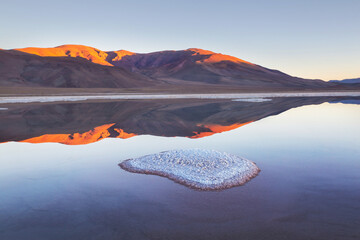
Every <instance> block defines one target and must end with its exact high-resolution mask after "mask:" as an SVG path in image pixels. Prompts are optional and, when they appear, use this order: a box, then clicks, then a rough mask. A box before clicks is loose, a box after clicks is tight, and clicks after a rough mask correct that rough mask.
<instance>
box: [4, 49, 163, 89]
mask: <svg viewBox="0 0 360 240" xmlns="http://www.w3.org/2000/svg"><path fill="white" fill-rule="evenodd" d="M154 85H156V82H154V81H152V80H151V79H149V78H148V77H146V76H144V75H142V74H139V73H132V72H130V71H127V70H125V69H123V68H120V67H112V66H102V65H99V64H94V63H91V62H89V61H87V60H85V59H83V58H80V57H79V58H72V57H71V58H70V57H39V56H36V55H33V54H27V53H22V52H19V51H4V50H0V86H26V87H35V86H36V87H37V86H42V87H65V88H95V87H98V88H102V87H106V88H127V87H148V86H154Z"/></svg>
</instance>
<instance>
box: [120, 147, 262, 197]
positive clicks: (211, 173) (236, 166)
mask: <svg viewBox="0 0 360 240" xmlns="http://www.w3.org/2000/svg"><path fill="white" fill-rule="evenodd" d="M119 165H120V167H121V168H123V169H125V170H127V171H129V172H135V173H145V174H154V175H159V176H164V177H167V178H169V179H172V180H174V181H175V182H178V183H181V184H183V185H185V186H188V187H192V188H196V189H200V190H219V189H226V188H231V187H234V186H239V185H242V184H244V183H246V182H248V181H249V180H250V179H251V178H253V177H255V176H256V175H257V174H258V173H259V172H260V169H259V168H258V167H257V166H256V165H255V163H253V162H251V161H249V160H247V159H245V158H241V157H238V156H235V155H232V154H228V153H222V152H218V151H215V150H204V149H187V150H172V151H166V152H161V153H157V154H152V155H146V156H143V157H139V158H134V159H128V160H125V161H124V162H122V163H120V164H119Z"/></svg>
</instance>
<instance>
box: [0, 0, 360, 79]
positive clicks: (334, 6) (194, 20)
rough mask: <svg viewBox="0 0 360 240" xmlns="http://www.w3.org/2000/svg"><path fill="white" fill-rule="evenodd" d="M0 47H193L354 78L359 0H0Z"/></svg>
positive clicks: (312, 74)
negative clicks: (65, 45) (68, 45)
mask: <svg viewBox="0 0 360 240" xmlns="http://www.w3.org/2000/svg"><path fill="white" fill-rule="evenodd" d="M0 7H1V9H2V13H1V15H0V36H1V37H0V48H4V49H10V48H20V47H29V46H33V47H54V46H58V45H62V44H82V45H88V46H93V47H96V48H99V49H101V50H118V49H126V50H129V51H133V52H151V51H160V50H167V49H174V50H178V49H186V48H190V47H197V48H203V49H208V50H212V51H215V52H221V53H224V54H229V55H233V56H236V57H239V58H241V59H244V60H248V61H250V62H253V63H256V64H260V65H262V66H265V67H269V68H274V69H279V70H281V71H283V72H286V73H288V74H290V75H295V76H299V77H305V78H321V79H325V80H329V79H343V78H355V77H360V0H342V1H341V0H301V1H295V0H294V1H292V0H273V1H270V0H252V1H249V0H248V1H242V0H234V1H232V0H227V1H226V0H223V1H219V0H216V1H215V0H196V1H195V0H191V1H190V0H181V1H180V0H179V1H175V0H174V1H170V0H152V1H150V0H138V1H136V0H118V1H110V0H103V1H91V0H86V1H85V0H84V1H82V0H78V1H76V0H72V1H69V0H62V1H59V0H57V1H52V0H32V1H25V0H23V1H20V0H2V1H0Z"/></svg>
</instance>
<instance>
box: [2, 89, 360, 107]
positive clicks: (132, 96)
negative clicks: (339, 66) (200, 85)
mask: <svg viewBox="0 0 360 240" xmlns="http://www.w3.org/2000/svg"><path fill="white" fill-rule="evenodd" d="M278 97H360V91H351V92H350V91H347V92H339V91H333V92H330V91H329V92H281V93H279V92H267V93H212V94H211V93H209V94H206V93H199V94H196V93H188V94H168V93H167V94H154V93H122V94H121V93H119V94H109V93H105V94H104V93H102V94H101V95H94V94H86V95H66V94H65V95H48V96H23V95H22V96H21V95H20V96H6V97H1V96H0V104H8V103H36V102H43V103H44V102H82V101H87V100H159V99H242V98H246V99H251V98H278Z"/></svg>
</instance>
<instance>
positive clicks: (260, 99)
mask: <svg viewBox="0 0 360 240" xmlns="http://www.w3.org/2000/svg"><path fill="white" fill-rule="evenodd" d="M271 100H272V99H270V98H239V99H233V101H234V102H269V101H271Z"/></svg>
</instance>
